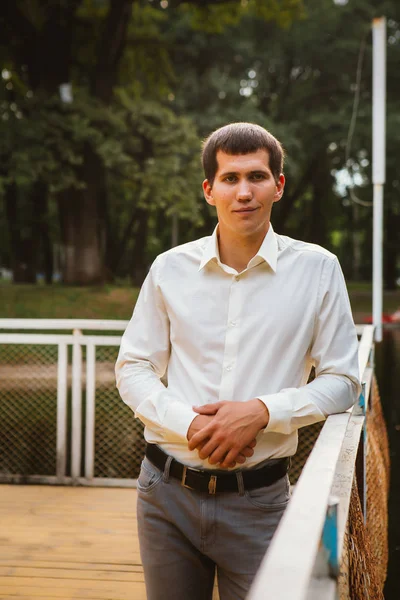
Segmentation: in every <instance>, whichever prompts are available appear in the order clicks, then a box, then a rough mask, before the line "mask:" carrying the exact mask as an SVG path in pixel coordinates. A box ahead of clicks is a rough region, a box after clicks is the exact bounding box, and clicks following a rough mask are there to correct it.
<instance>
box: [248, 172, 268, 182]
mask: <svg viewBox="0 0 400 600" xmlns="http://www.w3.org/2000/svg"><path fill="white" fill-rule="evenodd" d="M251 178H252V179H253V181H262V180H263V179H265V175H264V173H253V174H252V176H251Z"/></svg>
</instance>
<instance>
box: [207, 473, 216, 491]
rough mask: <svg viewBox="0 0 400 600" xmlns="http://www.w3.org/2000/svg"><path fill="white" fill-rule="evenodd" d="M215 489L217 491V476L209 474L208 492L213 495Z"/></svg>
mask: <svg viewBox="0 0 400 600" xmlns="http://www.w3.org/2000/svg"><path fill="white" fill-rule="evenodd" d="M216 491H217V476H216V475H211V477H210V481H209V482H208V493H209V494H213V495H214V494H215V492H216Z"/></svg>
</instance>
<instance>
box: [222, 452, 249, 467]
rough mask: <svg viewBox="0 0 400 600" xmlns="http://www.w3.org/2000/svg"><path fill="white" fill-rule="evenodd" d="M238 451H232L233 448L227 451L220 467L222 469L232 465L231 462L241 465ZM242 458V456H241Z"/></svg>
mask: <svg viewBox="0 0 400 600" xmlns="http://www.w3.org/2000/svg"><path fill="white" fill-rule="evenodd" d="M241 452H243V451H241ZM239 456H240V455H239V451H238V450H234V449H233V448H231V449H230V450H229V452H227V454H226V456H225V458H224V460H223V461H221V466H222V467H223V468H224V467H226V466H227V465H229V464H231V463H233V462H240V464H243V462H244V461H243V462H242V461H239ZM242 456H243V455H242Z"/></svg>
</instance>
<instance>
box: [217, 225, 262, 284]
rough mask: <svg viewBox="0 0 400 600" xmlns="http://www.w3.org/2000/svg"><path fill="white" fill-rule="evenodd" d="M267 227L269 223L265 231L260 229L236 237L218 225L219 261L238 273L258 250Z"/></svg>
mask: <svg viewBox="0 0 400 600" xmlns="http://www.w3.org/2000/svg"><path fill="white" fill-rule="evenodd" d="M268 229H269V223H268V227H267V230H266V231H265V230H262V231H260V232H256V234H254V235H252V236H243V237H241V238H238V237H237V235H236V234H235V235H230V232H229V231H227V230H225V229H223V228H221V225H219V227H218V231H217V234H218V247H219V255H220V259H221V262H222V263H224V265H227V266H228V267H231V268H232V269H235V270H236V271H238V273H240V272H241V271H244V270H245V269H246V267H247V265H248V264H249V261H250V260H251V259H252V258H253V256H255V255H256V254H257V252H258V251H259V249H260V247H261V244H262V243H263V241H264V238H265V236H266V235H267V233H268Z"/></svg>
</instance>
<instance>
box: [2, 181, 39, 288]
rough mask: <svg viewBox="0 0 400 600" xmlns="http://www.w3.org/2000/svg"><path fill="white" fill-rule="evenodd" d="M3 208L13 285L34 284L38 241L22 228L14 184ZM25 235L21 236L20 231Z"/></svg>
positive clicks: (29, 231) (32, 233) (9, 187)
mask: <svg viewBox="0 0 400 600" xmlns="http://www.w3.org/2000/svg"><path fill="white" fill-rule="evenodd" d="M5 207H6V218H7V223H8V229H9V233H10V246H11V270H12V272H13V281H14V283H36V259H37V249H38V240H37V237H36V236H35V235H34V232H32V229H31V223H29V227H27V228H25V227H24V228H22V227H21V222H20V220H19V211H18V191H17V187H16V185H15V184H13V185H10V186H8V187H7V189H6V193H5ZM22 230H24V231H25V232H26V233H25V235H24V236H23V235H22V234H21V231H22Z"/></svg>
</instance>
